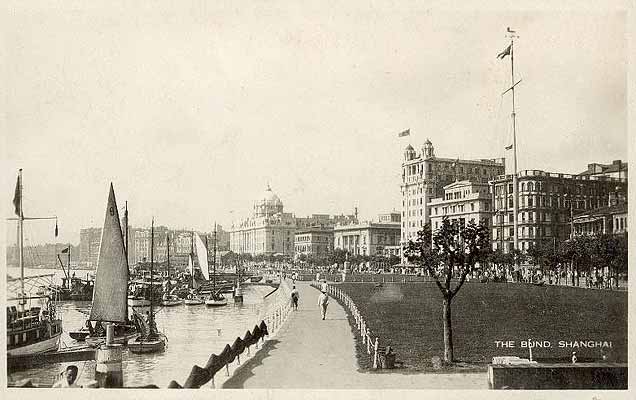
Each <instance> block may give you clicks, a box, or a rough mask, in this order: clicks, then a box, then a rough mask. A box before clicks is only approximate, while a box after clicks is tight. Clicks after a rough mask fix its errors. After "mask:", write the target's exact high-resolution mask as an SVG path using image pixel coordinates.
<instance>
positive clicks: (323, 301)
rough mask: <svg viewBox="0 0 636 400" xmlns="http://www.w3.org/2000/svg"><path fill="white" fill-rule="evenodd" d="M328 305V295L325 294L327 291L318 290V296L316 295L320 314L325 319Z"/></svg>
mask: <svg viewBox="0 0 636 400" xmlns="http://www.w3.org/2000/svg"><path fill="white" fill-rule="evenodd" d="M328 305H329V296H327V292H326V291H323V292H320V297H318V307H320V315H321V316H322V319H323V320H324V319H325V316H326V315H327V306H328Z"/></svg>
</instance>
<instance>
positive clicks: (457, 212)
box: [430, 181, 492, 230]
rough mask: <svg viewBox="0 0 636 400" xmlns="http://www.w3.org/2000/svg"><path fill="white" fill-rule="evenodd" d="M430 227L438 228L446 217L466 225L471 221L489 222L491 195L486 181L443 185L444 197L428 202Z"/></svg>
mask: <svg viewBox="0 0 636 400" xmlns="http://www.w3.org/2000/svg"><path fill="white" fill-rule="evenodd" d="M430 212H431V228H432V229H433V230H435V229H439V228H440V227H441V226H442V220H443V218H444V217H447V218H448V219H449V220H451V221H457V222H459V223H460V225H462V226H466V225H467V224H468V223H470V222H471V221H472V222H474V223H476V224H478V223H480V222H483V223H485V224H487V225H489V224H490V219H491V216H492V196H491V195H490V190H489V186H488V184H487V183H472V182H470V181H459V182H453V183H451V184H448V185H446V186H444V197H440V198H437V199H433V200H431V202H430Z"/></svg>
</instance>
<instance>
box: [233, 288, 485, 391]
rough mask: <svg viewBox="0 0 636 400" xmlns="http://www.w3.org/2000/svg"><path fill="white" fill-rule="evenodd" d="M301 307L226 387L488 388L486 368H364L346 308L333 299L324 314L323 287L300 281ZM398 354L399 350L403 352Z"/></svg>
mask: <svg viewBox="0 0 636 400" xmlns="http://www.w3.org/2000/svg"><path fill="white" fill-rule="evenodd" d="M296 287H297V288H298V290H299V292H300V303H299V307H298V311H297V312H292V315H291V316H290V317H289V320H288V321H287V322H286V324H285V325H284V326H283V327H282V328H281V330H280V331H279V332H278V334H277V335H276V337H274V338H273V340H270V341H269V342H268V343H267V344H266V345H265V346H264V348H263V349H262V350H261V351H259V352H258V354H256V355H255V356H254V357H253V358H251V359H250V360H249V361H248V362H247V363H246V364H245V365H243V366H242V368H241V369H240V370H239V371H237V372H236V373H235V375H234V376H232V377H231V378H230V379H228V380H227V381H226V382H225V383H224V385H223V387H224V388H247V389H266V388H267V389H300V388H307V389H487V388H488V384H487V378H486V373H470V374H460V373H458V374H415V373H400V372H397V371H396V370H392V371H391V372H388V371H386V372H385V371H380V372H377V373H375V372H374V373H371V372H359V371H358V366H357V362H356V355H355V341H354V337H353V334H352V332H351V327H350V325H349V322H348V321H347V316H346V314H345V310H344V309H343V308H342V306H340V304H338V302H337V301H336V300H335V299H333V298H332V299H330V302H329V309H328V311H327V318H326V320H324V321H323V320H322V319H321V317H320V311H319V309H318V295H319V292H318V290H316V289H314V288H312V287H310V286H309V283H306V282H297V283H296ZM398 358H399V355H398Z"/></svg>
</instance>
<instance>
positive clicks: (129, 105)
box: [2, 1, 627, 242]
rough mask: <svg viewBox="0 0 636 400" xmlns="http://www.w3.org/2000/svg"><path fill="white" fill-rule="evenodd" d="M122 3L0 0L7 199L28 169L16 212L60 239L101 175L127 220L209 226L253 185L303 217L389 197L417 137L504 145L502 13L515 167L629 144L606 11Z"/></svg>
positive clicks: (451, 151) (91, 207)
mask: <svg viewBox="0 0 636 400" xmlns="http://www.w3.org/2000/svg"><path fill="white" fill-rule="evenodd" d="M130 3H133V4H134V3H137V2H124V3H121V4H120V5H112V4H111V3H104V5H101V6H100V5H95V4H93V5H86V4H84V2H62V3H60V4H57V5H56V6H50V5H47V4H46V3H43V4H35V3H34V2H29V4H28V5H25V4H23V2H17V3H13V4H12V5H10V7H9V10H10V14H9V15H10V18H8V19H7V20H6V25H5V26H4V29H5V33H6V34H5V50H4V52H5V54H4V59H5V60H7V61H6V64H5V66H4V67H5V73H6V77H7V78H8V79H6V87H5V88H4V90H6V93H7V114H6V115H7V119H6V132H7V135H6V138H7V146H5V149H6V153H5V156H4V158H5V161H6V162H5V165H6V168H5V173H7V174H8V176H9V177H8V178H7V182H8V184H7V185H6V187H7V188H8V190H5V195H3V196H2V198H3V199H4V201H3V203H4V206H3V208H2V209H3V210H5V214H6V215H11V213H12V209H11V198H12V196H13V188H14V185H15V174H17V169H18V168H23V169H24V185H25V200H24V202H25V204H24V207H25V214H27V215H48V214H56V215H58V216H59V218H60V237H59V240H60V241H71V242H77V241H79V229H80V228H81V227H88V226H101V225H102V224H103V218H104V211H105V205H106V200H107V195H108V185H109V183H110V182H111V181H112V182H113V183H114V185H115V191H116V195H117V200H118V202H119V205H120V206H121V207H123V204H124V201H125V200H128V203H129V209H130V212H131V223H132V224H133V225H135V226H148V225H150V219H151V216H153V215H154V216H155V219H156V221H157V223H158V224H162V225H168V226H171V227H188V228H190V227H193V228H196V229H201V230H211V229H212V224H213V223H214V221H215V220H216V221H218V222H219V223H221V224H223V225H225V226H228V225H230V223H231V220H232V218H234V219H237V218H238V217H239V216H240V217H243V216H247V215H248V213H249V212H250V211H251V207H252V204H253V200H254V199H255V198H256V197H258V196H260V195H261V193H262V192H263V191H264V189H265V187H266V185H267V182H270V184H271V187H272V189H273V190H274V191H275V192H276V193H277V194H278V195H279V196H280V198H281V200H282V201H283V203H284V204H285V210H286V211H289V212H293V213H295V214H296V215H298V216H305V215H309V214H311V213H338V214H340V213H351V212H352V211H353V207H354V206H357V207H359V210H360V213H361V215H362V217H366V218H374V217H375V215H376V214H377V213H380V212H386V211H390V210H392V209H396V210H400V207H401V202H400V187H399V185H400V163H401V160H402V151H403V149H404V147H405V146H406V145H407V144H408V143H411V144H412V145H413V146H414V147H416V148H417V149H419V148H421V146H422V144H423V142H424V141H425V140H426V138H430V140H431V141H432V142H433V145H434V146H435V152H436V155H437V156H439V157H453V158H455V157H462V158H495V157H504V156H505V157H511V156H512V155H511V154H510V152H505V151H504V147H505V146H506V145H508V144H509V143H511V129H510V100H511V99H510V97H509V96H508V95H506V96H504V97H502V96H501V92H502V91H503V90H505V89H506V87H507V86H508V85H509V84H510V58H509V57H508V58H506V59H505V60H503V61H501V60H498V59H497V58H496V55H497V53H499V52H500V51H502V50H503V49H504V48H505V47H506V46H507V45H508V39H506V37H505V33H506V32H505V31H506V27H508V26H510V27H512V28H514V29H516V30H517V31H518V34H519V36H520V38H519V39H518V41H517V42H516V44H515V73H516V76H517V77H518V78H521V79H522V80H523V81H522V83H521V84H520V85H519V86H518V90H517V97H516V102H517V114H518V118H517V121H518V151H519V169H530V168H531V169H542V170H547V171H555V172H567V173H578V172H581V171H583V170H585V169H586V167H587V164H588V163H591V162H600V163H609V162H611V161H612V160H615V159H622V160H626V159H627V146H626V143H627V120H626V119H627V117H626V112H627V107H626V92H627V91H626V65H627V56H626V54H627V49H626V26H625V23H626V20H625V14H624V13H622V12H620V11H613V10H612V9H607V10H605V11H589V10H588V11H580V10H578V11H568V12H558V11H524V12H518V11H517V12H501V11H496V10H494V9H487V10H481V11H470V10H467V9H464V10H461V11H443V10H438V9H436V8H433V9H427V8H425V7H424V6H415V5H413V4H410V5H405V3H403V2H396V3H378V2H373V3H366V2H363V3H360V4H356V5H348V6H347V8H342V7H324V6H321V5H320V4H321V3H314V5H313V6H307V5H305V6H304V7H302V8H301V7H300V6H298V5H294V2H287V4H285V7H283V6H282V5H280V6H271V5H269V2H268V3H265V2H262V3H261V2H256V3H253V2H250V4H245V5H243V6H241V7H236V6H235V5H234V2H228V4H229V5H228V6H223V5H220V4H215V5H212V3H216V2H192V3H189V2H186V1H178V2H153V3H152V4H153V5H152V6H139V5H131V4H130ZM205 3H210V4H208V5H206V6H204V5H202V4H205ZM219 3H220V2H219ZM53 4H56V3H53ZM107 4H108V5H107ZM265 4H268V5H267V6H265ZM281 4H283V3H281ZM407 128H410V129H411V136H410V137H407V138H398V137H397V133H398V132H399V131H402V130H404V129H407ZM506 153H507V154H506ZM508 164H509V165H512V160H511V158H508ZM231 211H234V214H233V215H234V217H232V213H231ZM38 224H45V223H38ZM13 229H14V228H12V227H11V228H10V229H8V230H7V231H8V232H14V231H13ZM9 237H10V238H13V237H14V234H13V233H10V234H9ZM40 239H41V240H42V241H53V240H54V239H53V238H52V237H51V235H48V237H46V236H44V238H39V237H38V238H34V239H33V240H40Z"/></svg>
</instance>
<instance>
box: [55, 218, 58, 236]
mask: <svg viewBox="0 0 636 400" xmlns="http://www.w3.org/2000/svg"><path fill="white" fill-rule="evenodd" d="M57 233H58V232H57V220H55V237H57Z"/></svg>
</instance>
